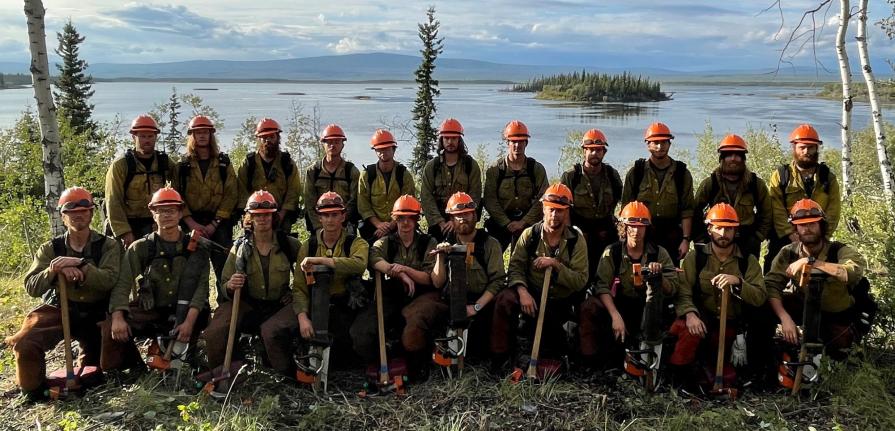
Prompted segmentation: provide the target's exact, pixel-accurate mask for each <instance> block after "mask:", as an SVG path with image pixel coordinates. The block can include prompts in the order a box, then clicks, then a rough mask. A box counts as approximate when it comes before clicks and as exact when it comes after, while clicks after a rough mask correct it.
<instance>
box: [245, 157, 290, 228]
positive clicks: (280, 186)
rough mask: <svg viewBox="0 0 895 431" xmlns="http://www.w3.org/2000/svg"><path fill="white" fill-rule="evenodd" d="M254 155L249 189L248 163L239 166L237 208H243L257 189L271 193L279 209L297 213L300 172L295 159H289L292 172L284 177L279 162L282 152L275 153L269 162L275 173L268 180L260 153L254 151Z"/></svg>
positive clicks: (281, 165)
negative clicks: (253, 169)
mask: <svg viewBox="0 0 895 431" xmlns="http://www.w3.org/2000/svg"><path fill="white" fill-rule="evenodd" d="M254 157H255V172H254V178H253V179H252V189H251V190H249V180H248V175H249V166H248V165H249V164H248V163H243V164H242V166H240V167H239V173H238V174H237V179H238V180H237V184H238V190H239V199H238V201H237V202H238V204H239V208H245V206H246V202H247V201H248V200H249V196H251V194H252V193H254V192H256V191H258V190H267V191H268V192H270V194H272V195H273V197H274V199H276V200H277V205H279V209H280V210H283V211H284V212H289V213H294V214H296V215H297V214H298V211H299V205H298V201H299V198H301V193H302V188H301V172H299V171H298V167H297V166H296V165H295V161H294V160H293V161H291V163H292V173H291V174H290V175H289V178H286V175H285V174H284V172H283V164H282V162H281V159H282V158H283V152H280V153H279V154H277V156H276V157H275V158H274V159H273V162H271V164H270V166H271V168H270V169H271V171H273V172H274V173H275V174H276V175H274V176H273V180H269V179H268V178H267V175H268V174H266V173H265V172H264V162H263V159H262V158H261V155H260V154H258V152H257V151H256V152H255V153H254Z"/></svg>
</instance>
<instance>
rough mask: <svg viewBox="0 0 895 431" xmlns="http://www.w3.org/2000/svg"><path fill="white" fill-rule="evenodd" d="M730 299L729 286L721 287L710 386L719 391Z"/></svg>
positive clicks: (721, 379)
mask: <svg viewBox="0 0 895 431" xmlns="http://www.w3.org/2000/svg"><path fill="white" fill-rule="evenodd" d="M729 300H730V287H729V286H728V287H724V288H723V289H721V316H720V318H719V319H718V320H719V323H718V361H717V363H716V365H715V385H714V387H713V388H712V389H713V390H715V391H720V390H721V387H722V386H723V384H724V344H725V342H726V341H727V337H726V335H727V307H728V301H729Z"/></svg>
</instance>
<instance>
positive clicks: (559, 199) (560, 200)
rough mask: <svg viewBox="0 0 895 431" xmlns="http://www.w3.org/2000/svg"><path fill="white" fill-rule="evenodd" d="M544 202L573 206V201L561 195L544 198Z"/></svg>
mask: <svg viewBox="0 0 895 431" xmlns="http://www.w3.org/2000/svg"><path fill="white" fill-rule="evenodd" d="M544 200H545V201H546V202H553V203H555V204H562V205H572V200H571V199H569V198H567V197H565V196H560V195H547V196H545V197H544Z"/></svg>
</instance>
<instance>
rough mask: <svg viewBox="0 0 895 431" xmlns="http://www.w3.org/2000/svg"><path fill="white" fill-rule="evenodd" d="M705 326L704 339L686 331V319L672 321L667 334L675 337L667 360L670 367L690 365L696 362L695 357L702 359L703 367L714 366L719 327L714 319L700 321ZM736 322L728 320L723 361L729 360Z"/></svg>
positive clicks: (735, 331) (716, 356)
mask: <svg viewBox="0 0 895 431" xmlns="http://www.w3.org/2000/svg"><path fill="white" fill-rule="evenodd" d="M702 322H703V323H704V324H705V326H706V329H707V331H706V335H705V337H700V336H698V335H693V334H691V333H690V331H689V330H688V329H687V318H686V317H681V318H678V319H677V320H675V321H674V324H672V325H671V329H670V330H669V331H668V333H669V334H671V335H674V336H676V337H677V341H676V342H675V344H674V351H673V352H672V353H671V356H670V357H669V358H668V363H670V364H671V365H690V364H692V363H694V362H696V359H697V356H699V358H700V359H702V361H701V362H702V363H703V364H705V365H710V366H712V367H714V366H715V363H716V361H717V359H718V336H719V334H720V331H721V326H720V323H719V321H718V319H716V318H705V317H703V321H702ZM737 332H738V331H737V322H736V321H732V320H728V321H727V326H726V328H725V334H724V346H725V348H724V360H725V361H726V360H728V358H730V352H731V351H732V350H733V349H732V347H731V345H732V344H733V341H734V339H736V335H737Z"/></svg>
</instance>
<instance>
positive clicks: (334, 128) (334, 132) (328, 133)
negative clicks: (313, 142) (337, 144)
mask: <svg viewBox="0 0 895 431" xmlns="http://www.w3.org/2000/svg"><path fill="white" fill-rule="evenodd" d="M327 139H342V140H345V139H347V138H346V137H345V131H344V130H342V128H341V127H339V125H338V124H330V125H329V126H326V127H325V128H324V129H323V133H321V134H320V141H321V142H322V141H326V140H327Z"/></svg>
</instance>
